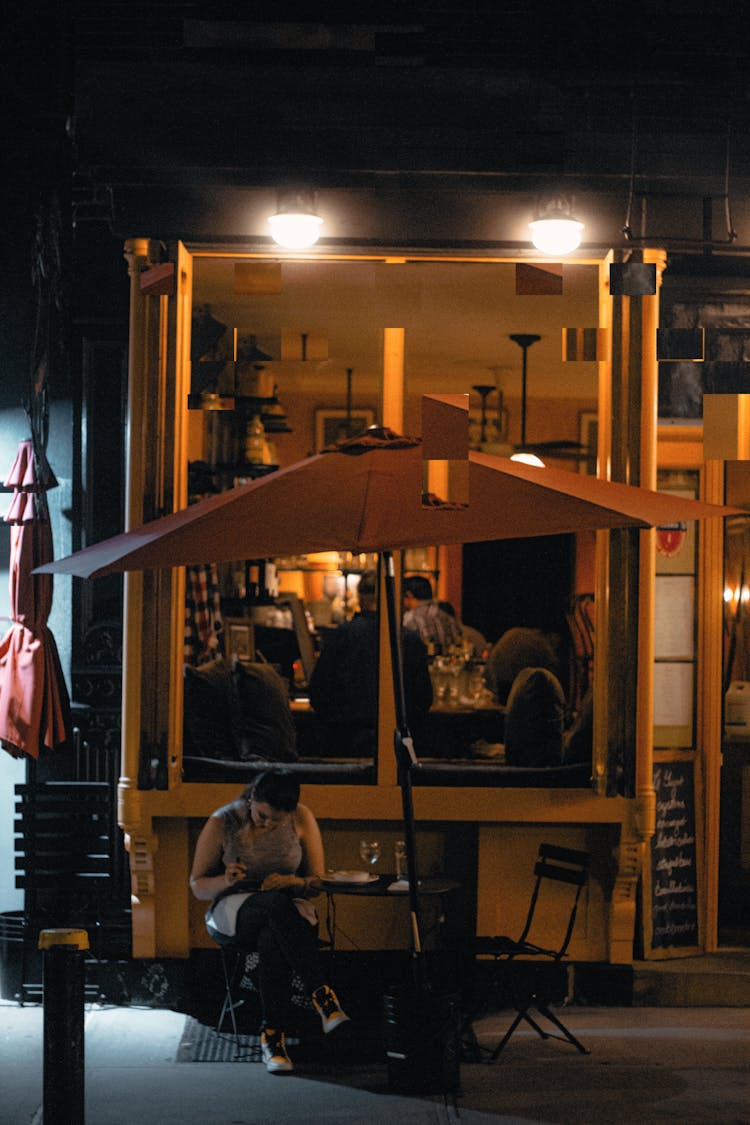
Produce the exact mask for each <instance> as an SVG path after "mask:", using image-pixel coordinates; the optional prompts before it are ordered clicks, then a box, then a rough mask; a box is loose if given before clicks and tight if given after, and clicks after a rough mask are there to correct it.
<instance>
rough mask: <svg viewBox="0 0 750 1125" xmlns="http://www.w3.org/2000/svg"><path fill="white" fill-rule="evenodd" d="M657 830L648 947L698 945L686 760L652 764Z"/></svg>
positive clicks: (691, 787) (691, 783)
mask: <svg viewBox="0 0 750 1125" xmlns="http://www.w3.org/2000/svg"><path fill="white" fill-rule="evenodd" d="M654 789H655V790H656V832H655V833H654V836H653V838H652V840H651V895H650V899H651V948H652V949H673V948H681V949H682V948H685V947H686V946H688V947H689V946H697V945H698V870H697V851H696V840H695V778H694V766H693V763H692V762H690V761H682V762H663V763H660V764H658V765H655V766H654Z"/></svg>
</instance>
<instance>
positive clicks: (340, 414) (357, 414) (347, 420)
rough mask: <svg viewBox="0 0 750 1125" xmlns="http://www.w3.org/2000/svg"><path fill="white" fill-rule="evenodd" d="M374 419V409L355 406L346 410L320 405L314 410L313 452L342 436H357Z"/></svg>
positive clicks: (341, 438)
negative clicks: (348, 410)
mask: <svg viewBox="0 0 750 1125" xmlns="http://www.w3.org/2000/svg"><path fill="white" fill-rule="evenodd" d="M374 421H375V411H374V410H371V409H370V408H369V407H356V408H355V409H353V410H351V411H350V412H349V414H348V417H347V411H346V410H344V409H343V408H341V409H339V408H338V407H327V406H326V407H320V408H319V409H318V410H316V411H315V452H316V453H320V451H321V450H322V449H327V448H329V446H332V445H335V444H336V442H337V441H342V440H343V439H344V438H350V437H357V436H358V435H359V434H362V433H364V432H365V430H366V429H367V427H368V426H371V425H372V424H373V422H374Z"/></svg>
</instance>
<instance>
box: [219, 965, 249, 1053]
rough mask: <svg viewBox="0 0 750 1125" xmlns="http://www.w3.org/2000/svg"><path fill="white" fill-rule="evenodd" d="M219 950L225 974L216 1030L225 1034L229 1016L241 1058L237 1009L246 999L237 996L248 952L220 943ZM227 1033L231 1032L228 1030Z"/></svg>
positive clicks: (237, 1050)
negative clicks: (222, 997)
mask: <svg viewBox="0 0 750 1125" xmlns="http://www.w3.org/2000/svg"><path fill="white" fill-rule="evenodd" d="M219 952H220V953H221V968H222V972H223V974H224V999H223V1002H222V1005H221V1011H220V1012H219V1018H218V1020H217V1021H216V1031H217V1034H219V1035H222V1034H224V1023H225V1021H226V1018H227V1016H228V1017H229V1020H230V1022H231V1026H232V1031H231V1035H232V1037H233V1039H234V1045H235V1050H236V1054H237V1058H240V1057H241V1056H242V1053H243V1052H242V1043H241V1041H240V1033H239V1029H238V1027H237V1009H238V1008H241V1007H242V1005H243V1004H244V1000H242V999H240V998H238V997H237V996H236V989H237V984H238V981H239V980H240V979H241V976H242V971H243V969H244V965H245V957H246V956H247V954H246V952H245V950H244V949H238V948H237V946H233V945H219ZM227 1034H229V1033H228V1032H227Z"/></svg>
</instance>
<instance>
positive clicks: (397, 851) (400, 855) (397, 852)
mask: <svg viewBox="0 0 750 1125" xmlns="http://www.w3.org/2000/svg"><path fill="white" fill-rule="evenodd" d="M393 853H394V856H395V858H396V878H397V879H405V878H406V844H405V842H404V841H403V840H396V843H395V844H394V846H393Z"/></svg>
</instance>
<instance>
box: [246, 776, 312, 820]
mask: <svg viewBox="0 0 750 1125" xmlns="http://www.w3.org/2000/svg"><path fill="white" fill-rule="evenodd" d="M242 796H243V797H244V799H245V800H246V801H248V800H250V798H251V797H253V798H254V799H255V800H256V801H265V802H266V804H268V805H270V806H271V808H272V809H279V810H280V811H281V812H294V810H295V809H296V808H297V802H298V801H299V781H298V780H297V778H296V777H295V775H294V774H292V773H289V771H288V770H268V771H266V773H259V774H258V776H257V777H256V779H255V781H254V782H253V783H252V785H248V787H247V788H246V789H245V791H244V792H243V794H242Z"/></svg>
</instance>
